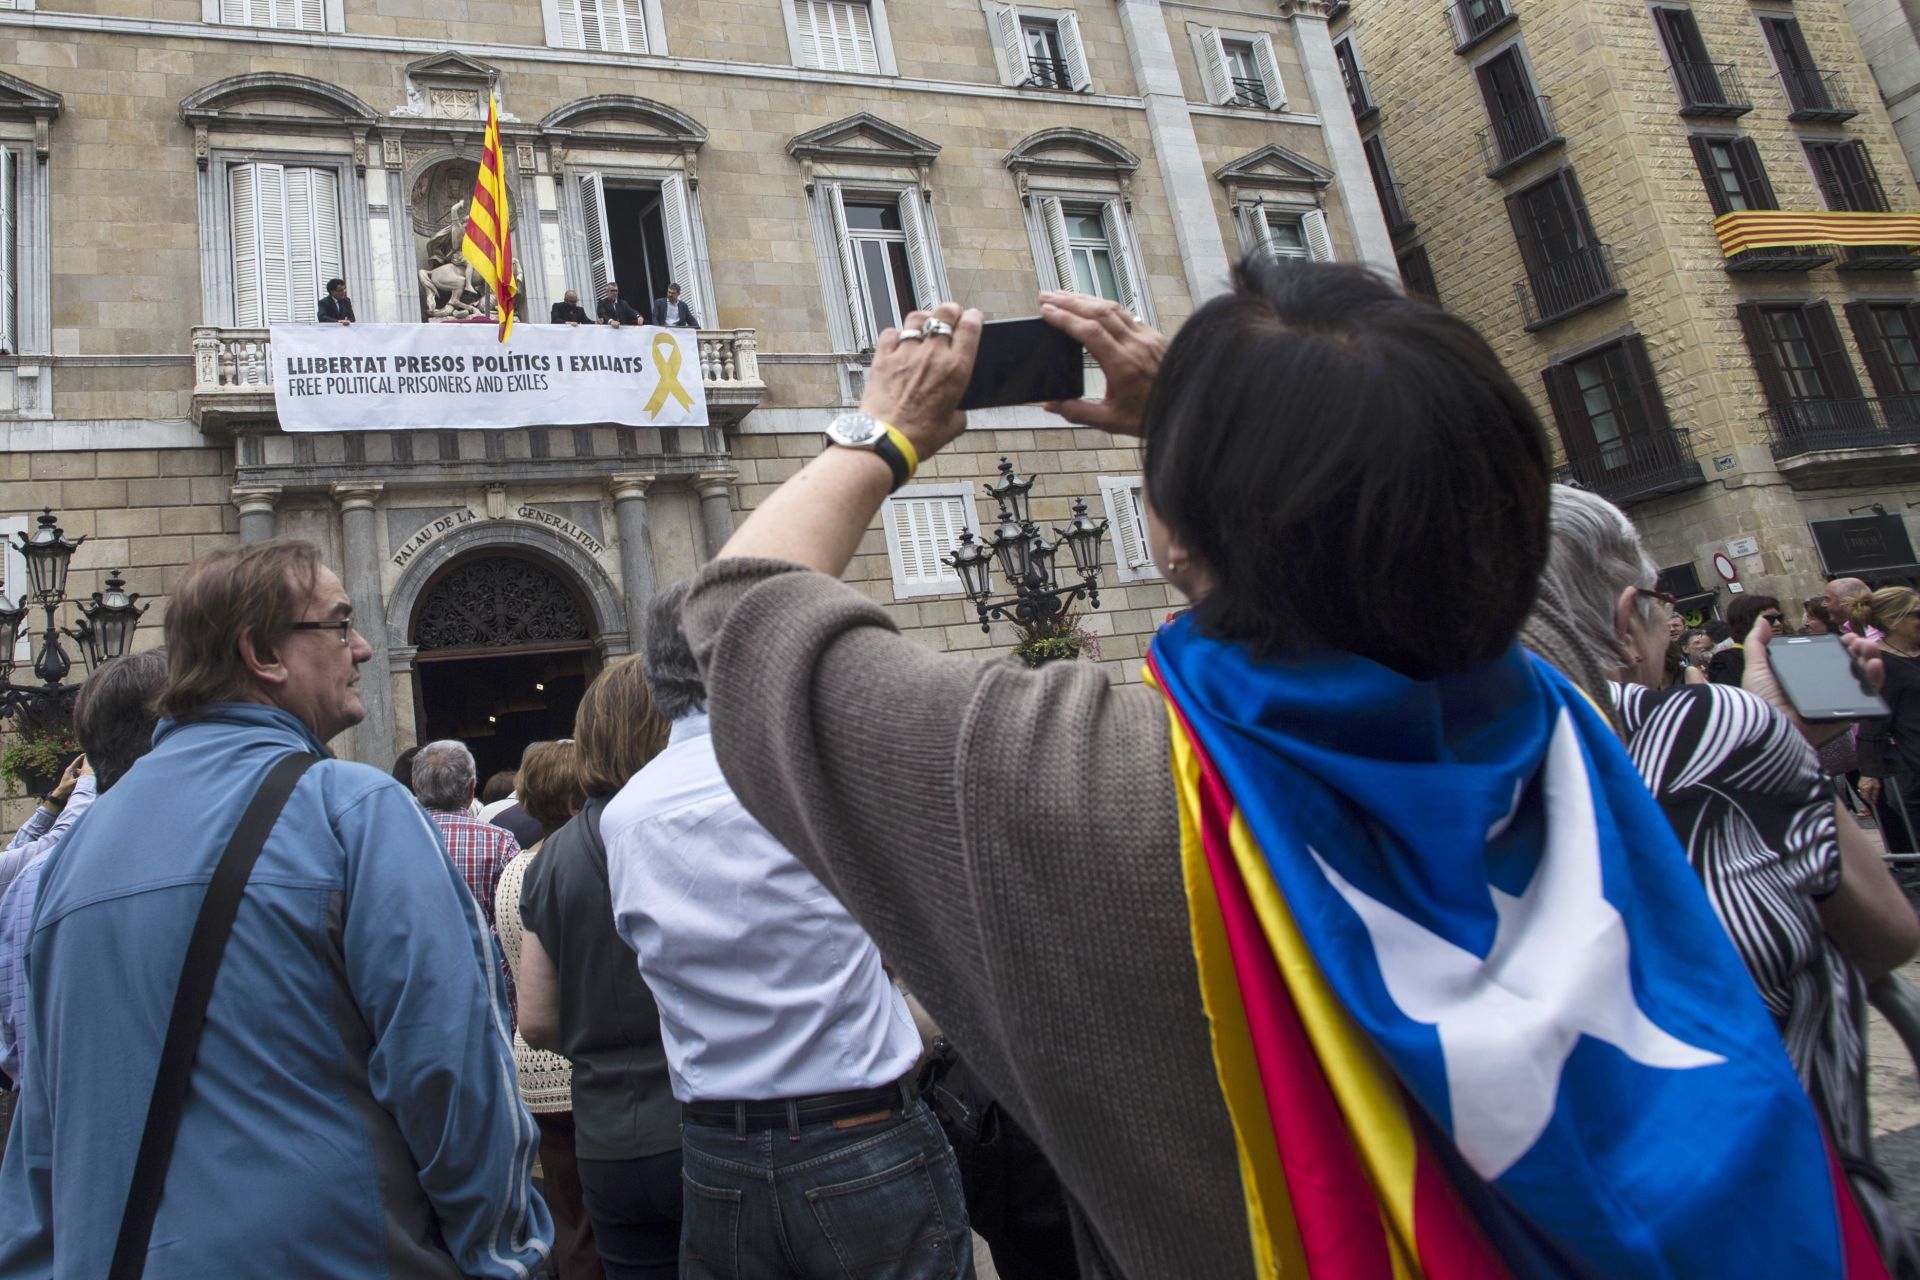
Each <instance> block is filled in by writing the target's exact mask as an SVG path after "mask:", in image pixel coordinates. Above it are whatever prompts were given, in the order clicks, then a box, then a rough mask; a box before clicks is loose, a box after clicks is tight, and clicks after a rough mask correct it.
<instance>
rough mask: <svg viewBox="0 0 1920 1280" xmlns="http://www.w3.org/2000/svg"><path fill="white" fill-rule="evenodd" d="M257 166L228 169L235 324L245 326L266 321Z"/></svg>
mask: <svg viewBox="0 0 1920 1280" xmlns="http://www.w3.org/2000/svg"><path fill="white" fill-rule="evenodd" d="M256 189H257V183H256V181H255V174H254V166H253V165H250V164H236V165H234V166H232V167H231V168H229V169H228V170H227V205H228V215H229V216H228V219H227V222H228V226H229V227H230V229H231V231H232V236H233V323H234V324H235V325H236V326H237V327H239V328H242V329H258V328H260V327H261V326H263V325H265V324H266V320H265V319H264V318H263V316H262V313H261V310H260V201H259V199H258V196H257V195H256Z"/></svg>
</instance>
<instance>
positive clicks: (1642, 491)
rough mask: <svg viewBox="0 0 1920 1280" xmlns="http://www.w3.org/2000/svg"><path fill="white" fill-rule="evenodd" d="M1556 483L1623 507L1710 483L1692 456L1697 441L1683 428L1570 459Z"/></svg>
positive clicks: (1636, 437) (1609, 445) (1629, 439)
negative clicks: (1578, 487)
mask: <svg viewBox="0 0 1920 1280" xmlns="http://www.w3.org/2000/svg"><path fill="white" fill-rule="evenodd" d="M1557 479H1559V481H1560V482H1561V483H1562V484H1567V483H1573V484H1578V485H1579V486H1580V487H1581V488H1582V489H1586V490H1588V491H1590V492H1593V493H1597V494H1599V495H1600V496H1601V497H1603V498H1605V499H1606V500H1607V501H1609V502H1613V503H1618V504H1619V505H1621V506H1626V505H1627V504H1629V503H1633V502H1643V501H1645V500H1646V499H1648V498H1654V497H1658V496H1659V495H1661V494H1663V493H1679V492H1681V491H1683V490H1686V489H1697V488H1699V487H1700V486H1701V485H1703V484H1705V483H1706V482H1707V478H1706V476H1705V475H1704V474H1703V473H1702V472H1701V470H1700V460H1699V459H1698V458H1696V457H1695V456H1694V453H1693V438H1692V436H1691V435H1690V434H1689V433H1688V432H1687V430H1686V429H1685V428H1684V427H1670V428H1668V429H1666V430H1664V431H1659V432H1654V433H1651V434H1648V435H1634V436H1628V437H1626V438H1625V439H1622V440H1612V441H1609V442H1608V443H1606V444H1605V445H1602V446H1601V447H1600V451H1599V452H1598V453H1597V454H1592V455H1588V456H1585V457H1571V456H1570V457H1569V458H1568V459H1567V461H1566V463H1565V464H1564V465H1563V466H1562V467H1561V468H1560V472H1559V475H1558V477H1557Z"/></svg>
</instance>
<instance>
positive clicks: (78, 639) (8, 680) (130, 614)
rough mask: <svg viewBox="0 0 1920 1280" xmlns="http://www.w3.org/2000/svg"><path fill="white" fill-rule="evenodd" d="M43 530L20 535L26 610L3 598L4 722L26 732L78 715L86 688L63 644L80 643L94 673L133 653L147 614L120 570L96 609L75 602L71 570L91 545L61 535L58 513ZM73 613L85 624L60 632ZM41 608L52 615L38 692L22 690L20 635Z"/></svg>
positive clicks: (0, 697)
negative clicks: (70, 609) (63, 616)
mask: <svg viewBox="0 0 1920 1280" xmlns="http://www.w3.org/2000/svg"><path fill="white" fill-rule="evenodd" d="M37 525H38V527H37V528H35V529H34V530H33V532H32V533H21V534H17V535H15V536H17V537H18V538H19V539H20V542H19V545H17V546H16V547H14V548H13V549H14V550H16V551H18V552H19V553H20V554H21V556H22V557H24V558H25V560H26V562H27V588H28V589H27V590H26V591H25V592H22V593H21V596H20V600H19V603H18V604H9V603H8V601H7V599H6V597H5V596H0V646H4V647H3V648H0V719H6V718H7V717H12V719H13V722H14V725H15V726H16V727H18V728H22V729H28V730H30V731H31V730H33V729H42V730H51V729H53V728H55V727H57V726H60V725H63V724H64V723H65V722H66V720H67V719H68V717H70V716H71V715H72V713H73V703H74V699H75V698H77V697H79V696H80V686H79V685H77V684H68V683H67V682H66V680H67V676H68V674H69V673H70V672H71V671H72V670H73V659H72V658H70V657H68V656H67V651H66V649H65V648H64V647H63V646H62V645H61V643H60V638H61V637H62V636H65V637H67V638H68V639H70V640H72V641H73V642H74V643H75V644H76V645H77V646H78V647H79V650H80V655H81V657H82V659H83V660H84V661H85V662H86V665H87V669H88V670H89V671H91V670H92V669H93V668H94V667H97V666H98V665H99V664H100V663H102V662H105V661H107V660H108V659H110V658H118V657H120V656H122V655H123V654H126V653H128V652H130V651H131V649H132V647H133V632H134V628H135V627H137V626H139V625H140V615H141V614H143V613H145V612H146V611H147V607H148V606H146V605H143V604H139V603H137V601H138V600H139V599H140V597H139V594H138V593H137V592H129V591H128V590H127V589H126V587H127V584H126V580H125V579H123V578H122V577H120V571H119V570H118V569H115V570H113V571H112V572H111V573H110V574H109V576H108V578H107V581H106V584H105V587H104V589H103V590H100V591H96V592H94V593H93V599H92V602H91V603H87V604H83V603H81V602H80V601H78V600H72V599H69V598H68V597H67V570H68V569H69V568H70V567H71V566H72V563H73V553H74V552H75V551H77V550H78V549H79V547H80V544H81V543H83V542H85V541H86V538H85V537H84V536H82V537H79V538H69V537H67V536H66V534H65V533H64V532H63V531H62V530H61V528H60V522H59V521H58V519H56V518H55V516H54V514H53V511H52V509H51V508H42V509H41V512H40V516H39V519H38V521H37ZM69 604H70V605H73V606H74V607H75V609H76V610H78V612H79V614H80V616H79V618H78V619H76V620H75V622H74V625H73V626H71V627H62V626H61V625H60V610H61V609H62V608H63V607H64V606H66V605H69ZM34 608H38V609H40V610H41V611H43V612H44V614H45V615H46V625H45V627H44V628H42V629H41V632H40V635H39V637H38V639H39V644H38V647H37V649H36V651H35V652H34V654H33V661H32V663H31V664H30V666H29V670H31V671H32V672H33V674H34V676H35V677H36V678H37V679H38V680H39V681H40V683H39V684H38V685H31V684H15V683H14V682H13V674H14V671H15V669H16V668H17V667H18V665H19V663H18V661H17V659H16V658H15V656H14V651H15V649H16V648H17V646H18V644H19V641H20V633H21V632H22V631H23V630H27V614H28V612H29V611H30V610H32V609H34Z"/></svg>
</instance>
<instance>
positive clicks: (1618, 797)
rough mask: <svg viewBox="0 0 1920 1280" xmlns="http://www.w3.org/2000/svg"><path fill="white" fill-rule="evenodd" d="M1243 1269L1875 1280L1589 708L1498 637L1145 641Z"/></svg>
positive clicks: (1716, 929) (1692, 897)
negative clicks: (1327, 651) (1246, 1246)
mask: <svg viewBox="0 0 1920 1280" xmlns="http://www.w3.org/2000/svg"><path fill="white" fill-rule="evenodd" d="M1147 665H1148V678H1149V679H1150V680H1151V681H1152V682H1153V683H1154V684H1156V685H1157V686H1158V688H1159V689H1160V690H1161V691H1162V693H1163V694H1164V695H1165V696H1166V698H1167V701H1168V704H1169V709H1170V714H1171V717H1172V729H1173V762H1172V763H1173V771H1174V783H1175V789H1176V792H1177V794H1178V795H1179V797H1180V807H1181V825H1182V845H1183V848H1182V855H1183V864H1184V866H1185V869H1186V879H1187V887H1188V897H1189V905H1190V908H1191V915H1192V925H1193V938H1194V950H1195V955H1196V958H1197V960H1198V962H1199V969H1200V977H1201V986H1202V991H1203V995H1204V997H1205V1001H1206V1006H1207V1012H1208V1016H1209V1020H1210V1022H1211V1023H1212V1027H1213V1038H1214V1057H1215V1065H1216V1067H1217V1068H1218V1071H1219V1076H1220V1083H1221V1089H1222V1092H1223V1095H1224V1096H1225V1098H1226V1101H1227V1105H1228V1110H1229V1112H1230V1113H1231V1115H1232V1118H1233V1124H1234V1131H1235V1134H1236V1137H1237V1139H1238V1143H1239V1150H1240V1161H1241V1173H1242V1183H1243V1187H1244V1189H1245V1191H1246V1195H1247V1218H1248V1227H1249V1231H1250V1234H1251V1247H1252V1249H1253V1252H1254V1255H1255V1261H1256V1265H1257V1272H1258V1274H1260V1275H1263V1276H1276V1275H1277V1276H1283V1277H1296V1276H1299V1277H1313V1278H1314V1280H1372V1278H1375V1277H1377V1278H1378V1280H1399V1278H1401V1277H1409V1276H1430V1277H1436V1278H1446V1280H1453V1278H1461V1280H1465V1278H1467V1277H1471V1278H1472V1280H1482V1278H1492V1277H1503V1276H1509V1277H1535V1276H1544V1277H1559V1276H1568V1277H1573V1276H1587V1275H1609V1276H1635V1277H1645V1278H1648V1280H1658V1278H1661V1277H1672V1278H1674V1280H1683V1278H1691V1277H1697V1276H1704V1275H1740V1276H1749V1277H1780V1278H1782V1280H1785V1278H1786V1277H1796V1278H1799V1277H1812V1276H1824V1277H1881V1276H1884V1275H1885V1274H1886V1272H1885V1269H1884V1267H1883V1265H1882V1263H1881V1261H1880V1259H1879V1257H1878V1255H1877V1254H1875V1252H1874V1250H1873V1245H1872V1242H1871V1239H1870V1237H1869V1236H1868V1235H1867V1232H1866V1229H1865V1226H1864V1224H1863V1222H1862V1220H1861V1219H1860V1216H1859V1213H1858V1210H1857V1208H1856V1207H1855V1205H1854V1203H1853V1201H1852V1198H1851V1195H1850V1194H1849V1193H1848V1192H1847V1190H1846V1189H1845V1182H1844V1179H1842V1178H1841V1176H1840V1174H1839V1168H1838V1165H1837V1163H1836V1162H1835V1161H1834V1160H1833V1158H1832V1157H1831V1155H1830V1154H1829V1150H1828V1147H1827V1145H1826V1143H1825V1140H1824V1138H1823V1135H1822V1133H1821V1129H1820V1126H1819V1122H1818V1120H1817V1119H1816V1117H1815V1114H1814V1111H1813V1107H1812V1105H1811V1104H1810V1103H1809V1102H1808V1100H1807V1097H1806V1095H1805V1093H1804V1091H1803V1090H1802V1088H1801V1085H1800V1082H1799V1080H1798V1078H1797V1077H1796V1076H1795V1075H1794V1072H1793V1068H1792V1066H1791V1065H1790V1064H1789V1062H1788V1060H1787V1056H1786V1053H1785V1050H1784V1049H1783V1048H1782V1046H1781V1044H1780V1039H1779V1035H1778V1033H1777V1032H1776V1030H1775V1028H1774V1023H1773V1020H1772V1018H1771V1017H1769V1015H1768V1014H1767V1011H1766V1009H1765V1007H1764V1006H1763V1005H1762V1004H1761V1002H1760V998H1759V996H1758V994H1757V993H1756V992H1755V991H1754V988H1753V984H1752V982H1751V980H1750V979H1749V978H1748V976H1747V972H1746V969H1745V967H1744V966H1743V965H1742V963H1741V961H1740V958H1739V956H1738V955H1737V954H1736V953H1735V952H1734V950H1733V946H1732V944H1731V943H1730V942H1729V941H1728V939H1727V937H1726V934H1725V932H1724V930H1723V929H1722V928H1721V926H1720V923H1719V921H1718V919H1717V918H1716V917H1715V915H1714V913H1713V909H1712V907H1711V905H1710V904H1709V903H1708V901H1707V898H1706V895H1705V893H1704V891H1703V890H1702V889H1701V886H1700V884H1699V882H1698V881H1697V880H1696V878H1695V876H1694V873H1693V871H1692V869H1691V868H1690V867H1689V865H1688V863H1687V859H1686V855H1685V853H1684V852H1683V851H1682V849H1681V848H1680V847H1679V844H1678V842H1677V841H1676V839H1675V837H1674V835H1673V833H1672V831H1671V829H1670V828H1669V827H1668V825H1667V821H1666V818H1665V816H1664V814H1663V813H1662V812H1661V810H1660V808H1659V807H1658V805H1657V804H1656V803H1655V802H1654V800H1653V798H1652V797H1651V796H1650V795H1649V794H1648V793H1647V790H1646V788H1645V786H1644V785H1643V784H1642V783H1641V780H1640V778H1639V776H1638V774H1636V773H1635V772H1634V769H1633V765H1632V762H1631V761H1630V760H1629V759H1628V757H1627V755H1626V753H1625V751H1624V750H1623V749H1622V747H1621V745H1620V743H1619V742H1618V740H1617V739H1616V738H1615V737H1614V735H1613V733H1612V731H1611V730H1610V729H1609V727H1608V726H1607V724H1606V722H1605V721H1604V720H1603V719H1602V718H1601V716H1600V715H1599V714H1598V713H1597V712H1596V711H1595V710H1594V709H1593V707H1592V706H1591V705H1590V704H1589V703H1587V702H1586V700H1585V699H1584V698H1583V697H1582V696H1581V695H1580V694H1579V693H1578V692H1577V691H1576V690H1575V689H1574V688H1573V686H1572V685H1570V684H1568V683H1567V682H1566V681H1565V680H1564V679H1563V678H1561V677H1560V676H1559V675H1558V674H1557V673H1555V672H1553V671H1552V670H1551V669H1550V668H1548V667H1547V666H1546V665H1545V664H1544V663H1541V662H1539V661H1538V660H1537V659H1534V658H1532V657H1530V656H1528V655H1527V654H1525V653H1524V652H1522V651H1520V650H1518V649H1515V650H1513V651H1512V652H1510V653H1509V654H1508V655H1507V656H1506V657H1505V658H1502V659H1501V660H1499V661H1498V662H1495V663H1492V664H1489V665H1488V666H1486V667H1483V668H1481V669H1479V670H1477V671H1475V672H1472V673H1469V674H1466V675H1461V676H1451V677H1446V678H1443V679H1440V680H1435V681H1426V682H1420V681H1412V680H1408V679H1406V678H1405V677H1403V676H1400V675H1397V674H1396V673H1394V672H1392V671H1389V670H1387V669H1386V668H1384V667H1381V666H1378V665H1376V664H1374V663H1371V662H1368V661H1366V660H1364V659H1359V658H1351V657H1340V656H1328V657H1325V658H1319V659H1312V660H1306V661H1302V662H1299V663H1293V664H1288V665H1285V666H1281V665H1278V664H1273V663H1261V662H1256V661H1254V660H1252V659H1251V658H1250V657H1249V656H1248V655H1247V654H1246V652H1245V651H1244V650H1242V649H1241V648H1239V647H1238V646H1235V645H1231V644H1225V643H1221V642H1218V641H1214V640H1209V639H1207V638H1206V637H1204V636H1202V635H1200V634H1199V632H1198V631H1197V630H1196V629H1195V626H1194V624H1193V620H1192V618H1191V617H1186V618H1182V619H1180V620H1179V621H1177V622H1175V623H1173V624H1171V625H1170V626H1168V627H1166V628H1164V629H1162V631H1161V632H1160V634H1159V636H1158V637H1156V639H1155V640H1154V644H1153V648H1152V650H1151V651H1150V653H1149V655H1148V664H1147Z"/></svg>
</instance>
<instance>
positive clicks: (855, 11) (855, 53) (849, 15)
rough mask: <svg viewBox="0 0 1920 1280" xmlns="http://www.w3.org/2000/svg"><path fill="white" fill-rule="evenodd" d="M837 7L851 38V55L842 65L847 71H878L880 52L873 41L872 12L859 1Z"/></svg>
mask: <svg viewBox="0 0 1920 1280" xmlns="http://www.w3.org/2000/svg"><path fill="white" fill-rule="evenodd" d="M836 7H838V8H839V9H840V10H841V11H842V13H843V14H844V15H845V21H846V23H847V29H848V34H849V37H850V39H851V40H852V46H851V50H852V51H851V56H850V57H849V58H848V59H847V61H846V62H845V63H843V64H842V65H843V66H844V67H845V68H846V69H847V70H848V71H878V70H879V69H880V52H879V48H878V46H876V45H875V44H874V42H873V13H872V11H871V10H869V9H868V8H867V6H866V3H865V0H860V3H852V4H849V3H840V4H838V5H837V6H836Z"/></svg>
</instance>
